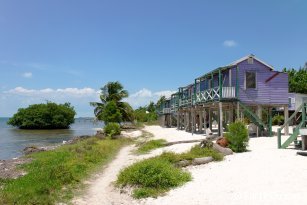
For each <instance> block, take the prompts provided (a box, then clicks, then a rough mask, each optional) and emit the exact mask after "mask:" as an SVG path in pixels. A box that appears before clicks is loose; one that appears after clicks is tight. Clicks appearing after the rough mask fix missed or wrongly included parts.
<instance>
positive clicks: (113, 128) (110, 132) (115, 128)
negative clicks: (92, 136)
mask: <svg viewBox="0 0 307 205" xmlns="http://www.w3.org/2000/svg"><path fill="white" fill-rule="evenodd" d="M103 131H104V133H105V134H106V135H107V136H108V137H110V138H114V137H115V136H117V135H120V125H119V124H118V123H115V122H110V123H108V124H107V125H106V126H105V127H104V128H103Z"/></svg>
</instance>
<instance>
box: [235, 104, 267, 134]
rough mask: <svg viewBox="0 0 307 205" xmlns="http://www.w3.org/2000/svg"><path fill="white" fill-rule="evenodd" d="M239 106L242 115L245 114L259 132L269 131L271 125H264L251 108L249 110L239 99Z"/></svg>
mask: <svg viewBox="0 0 307 205" xmlns="http://www.w3.org/2000/svg"><path fill="white" fill-rule="evenodd" d="M239 105H240V108H241V109H242V110H243V113H244V116H246V117H247V118H248V119H249V120H250V121H252V122H253V123H254V124H255V125H256V126H257V127H258V128H259V129H260V131H261V132H266V133H267V132H269V127H270V126H271V125H266V124H265V123H264V122H263V121H262V120H261V119H260V118H259V117H258V116H257V115H256V114H255V113H254V112H253V111H252V110H250V109H249V108H248V107H247V106H246V105H244V104H243V103H242V102H240V101H239Z"/></svg>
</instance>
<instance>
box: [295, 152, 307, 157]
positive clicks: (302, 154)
mask: <svg viewBox="0 0 307 205" xmlns="http://www.w3.org/2000/svg"><path fill="white" fill-rule="evenodd" d="M296 154H298V155H301V156H307V152H302V151H298V152H297V153H296Z"/></svg>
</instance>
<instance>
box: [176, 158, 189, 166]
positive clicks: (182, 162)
mask: <svg viewBox="0 0 307 205" xmlns="http://www.w3.org/2000/svg"><path fill="white" fill-rule="evenodd" d="M190 164H191V161H189V160H181V161H179V162H177V164H176V165H177V166H178V167H186V166H189V165H190Z"/></svg>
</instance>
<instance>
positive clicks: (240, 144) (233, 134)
mask: <svg viewBox="0 0 307 205" xmlns="http://www.w3.org/2000/svg"><path fill="white" fill-rule="evenodd" d="M228 130H229V132H228V133H226V134H225V137H226V139H227V141H228V142H229V147H230V149H232V150H233V151H234V152H245V151H246V147H247V146H248V140H249V138H248V130H247V128H246V126H245V124H244V123H243V122H241V121H236V122H234V123H231V124H230V125H228Z"/></svg>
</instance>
